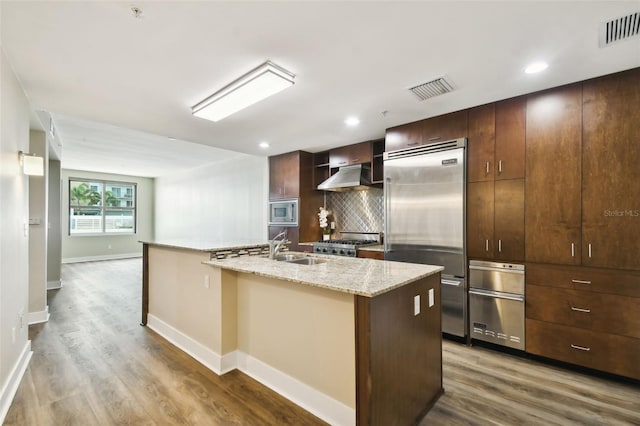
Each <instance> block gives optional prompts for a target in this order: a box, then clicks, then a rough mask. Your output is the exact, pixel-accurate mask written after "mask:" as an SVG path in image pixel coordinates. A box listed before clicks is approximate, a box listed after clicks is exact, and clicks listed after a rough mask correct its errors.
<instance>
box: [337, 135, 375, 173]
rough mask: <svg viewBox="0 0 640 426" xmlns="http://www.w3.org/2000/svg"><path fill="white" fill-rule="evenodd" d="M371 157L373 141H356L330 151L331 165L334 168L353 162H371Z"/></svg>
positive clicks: (349, 164)
mask: <svg viewBox="0 0 640 426" xmlns="http://www.w3.org/2000/svg"><path fill="white" fill-rule="evenodd" d="M371 158H372V155H371V142H361V143H356V144H353V145H347V146H342V147H340V148H335V149H332V150H331V151H329V167H330V168H332V169H333V168H336V167H343V166H351V165H353V164H363V163H371Z"/></svg>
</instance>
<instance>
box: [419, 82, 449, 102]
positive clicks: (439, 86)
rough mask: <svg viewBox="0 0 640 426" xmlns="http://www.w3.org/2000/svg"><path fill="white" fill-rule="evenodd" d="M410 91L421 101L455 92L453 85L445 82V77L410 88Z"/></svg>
mask: <svg viewBox="0 0 640 426" xmlns="http://www.w3.org/2000/svg"><path fill="white" fill-rule="evenodd" d="M409 90H410V91H411V93H413V94H414V95H415V96H416V97H417V98H418V99H419V100H421V101H424V100H425V99H429V98H433V97H434V96H438V95H444V94H445V93H449V92H451V91H453V84H451V83H450V82H449V81H447V80H445V78H444V77H441V78H437V79H435V80H432V81H428V82H426V83H423V84H418V85H417V86H414V87H411V88H409Z"/></svg>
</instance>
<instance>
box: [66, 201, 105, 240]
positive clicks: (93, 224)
mask: <svg viewBox="0 0 640 426" xmlns="http://www.w3.org/2000/svg"><path fill="white" fill-rule="evenodd" d="M101 232H102V210H101V209H99V208H98V209H96V208H93V209H92V208H86V207H84V208H73V207H72V208H71V209H69V233H70V234H95V233H101Z"/></svg>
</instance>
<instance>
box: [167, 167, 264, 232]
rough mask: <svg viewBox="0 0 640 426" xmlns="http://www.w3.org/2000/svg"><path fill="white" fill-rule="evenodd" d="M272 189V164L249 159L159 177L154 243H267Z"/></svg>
mask: <svg viewBox="0 0 640 426" xmlns="http://www.w3.org/2000/svg"><path fill="white" fill-rule="evenodd" d="M267 190H268V162H267V159H266V158H265V157H256V156H250V155H239V156H238V157H236V158H233V159H231V160H228V161H225V162H220V163H216V164H213V165H209V166H204V167H199V168H197V169H194V170H191V171H189V172H183V173H179V174H176V175H172V176H166V177H159V178H157V179H156V185H155V238H156V240H166V239H188V240H194V241H208V242H223V241H237V240H266V239H267V198H268V192H267Z"/></svg>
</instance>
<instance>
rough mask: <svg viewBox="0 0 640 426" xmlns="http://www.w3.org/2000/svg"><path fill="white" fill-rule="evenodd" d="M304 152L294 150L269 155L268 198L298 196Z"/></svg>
mask: <svg viewBox="0 0 640 426" xmlns="http://www.w3.org/2000/svg"><path fill="white" fill-rule="evenodd" d="M305 154H306V153H303V151H294V152H289V153H287V154H281V155H276V156H273V157H269V199H270V200H280V199H287V198H298V196H299V195H300V166H301V161H304V160H305V159H303V158H302V157H304V156H305Z"/></svg>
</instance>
